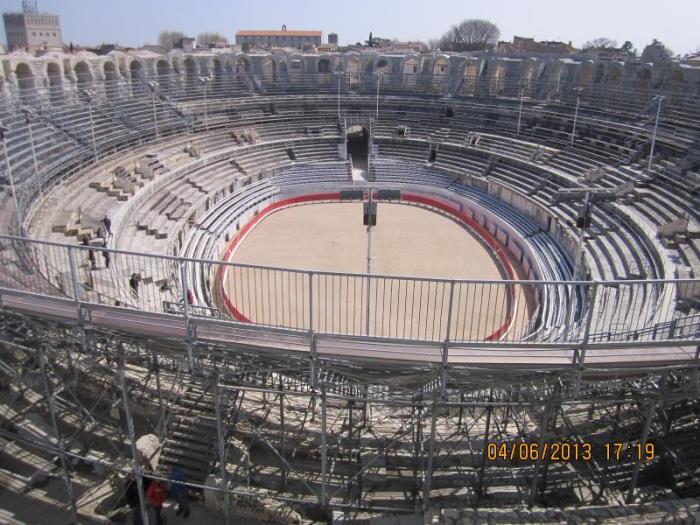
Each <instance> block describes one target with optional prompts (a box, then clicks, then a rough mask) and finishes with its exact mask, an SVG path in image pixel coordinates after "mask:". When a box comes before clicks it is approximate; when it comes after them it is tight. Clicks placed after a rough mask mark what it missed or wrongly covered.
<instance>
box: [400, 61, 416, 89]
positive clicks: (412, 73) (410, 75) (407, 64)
mask: <svg viewBox="0 0 700 525" xmlns="http://www.w3.org/2000/svg"><path fill="white" fill-rule="evenodd" d="M419 67H420V64H419V63H418V60H416V59H415V58H413V57H410V58H408V59H406V60H405V61H404V63H403V84H404V86H408V87H413V86H415V85H416V84H417V83H418V75H419V73H420V72H419V70H418V68H419Z"/></svg>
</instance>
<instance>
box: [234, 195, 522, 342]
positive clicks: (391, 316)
mask: <svg viewBox="0 0 700 525" xmlns="http://www.w3.org/2000/svg"><path fill="white" fill-rule="evenodd" d="M377 215H378V221H377V222H378V225H377V226H376V227H375V228H373V229H372V269H371V272H372V274H373V275H393V276H412V277H421V278H450V279H483V280H496V281H497V280H500V279H502V278H503V276H502V275H501V269H500V266H499V264H498V263H497V262H496V260H495V259H494V258H493V256H492V254H491V253H490V251H489V250H487V248H486V247H485V246H484V245H483V244H482V243H481V242H480V241H479V240H478V239H476V238H475V237H474V236H473V235H472V234H471V233H470V232H469V231H468V230H467V229H465V228H464V227H463V226H462V225H460V224H458V223H456V222H455V221H453V220H451V219H449V218H447V217H445V216H443V215H440V214H438V213H435V212H432V211H430V210H427V209H423V208H419V207H416V206H409V205H404V204H393V203H380V204H379V208H378V213H377ZM366 250H367V233H366V228H365V227H364V226H363V225H362V204H361V203H357V202H354V203H316V204H311V205H303V206H294V207H290V208H285V209H283V210H281V211H278V212H275V213H273V214H271V215H269V216H268V217H265V218H264V219H263V220H261V222H260V223H258V224H257V225H256V226H255V228H254V229H253V230H252V231H251V232H250V233H249V234H248V235H247V237H246V238H245V239H244V240H243V241H242V242H241V243H240V245H239V246H238V248H237V249H236V251H235V252H234V254H233V256H232V258H231V262H234V263H244V264H254V265H262V266H276V267H283V268H295V269H299V270H312V269H313V270H320V271H325V272H350V273H365V270H366V264H367V259H366ZM308 279H309V277H308V273H306V272H303V271H300V272H299V273H291V274H290V273H288V272H277V271H268V270H258V269H249V268H242V269H241V268H238V267H230V268H229V271H228V272H227V278H226V280H225V290H226V294H227V295H228V297H229V299H230V301H231V303H233V304H234V305H235V306H236V308H237V309H238V310H239V311H240V312H241V313H242V314H243V315H245V316H246V317H247V318H249V319H250V320H252V321H255V322H258V323H261V324H270V325H276V326H287V327H294V328H305V327H308V325H309V315H312V316H313V325H314V329H316V330H318V331H321V332H335V333H338V332H339V333H351V334H358V335H359V334H362V333H365V331H366V330H367V326H366V323H365V322H364V321H363V319H364V317H365V316H364V311H365V309H366V308H367V303H368V301H367V279H365V278H359V277H358V278H352V277H346V276H337V275H321V276H320V277H314V280H313V283H312V287H313V299H312V301H313V308H309V293H308ZM369 286H370V293H369V308H370V319H371V320H370V327H369V329H370V333H371V334H373V335H381V336H388V337H400V338H404V337H405V338H430V339H432V338H435V339H442V338H444V334H445V331H446V327H447V311H448V308H447V305H448V302H449V285H447V284H444V283H441V282H426V281H423V282H416V281H413V280H410V279H400V278H392V279H385V278H373V279H372V280H371V282H370V284H369ZM510 296H511V290H510V289H509V288H508V286H507V285H504V284H493V285H489V286H486V285H474V284H469V285H467V284H463V285H458V286H456V287H455V291H454V298H453V302H454V303H453V304H454V306H455V309H454V314H453V317H455V318H454V319H453V320H452V323H451V334H452V338H453V339H463V340H466V339H469V340H474V339H485V338H486V337H488V336H489V335H490V334H491V333H492V332H494V331H495V330H497V329H498V327H500V326H501V325H502V324H503V323H504V322H505V321H506V319H507V316H508V312H509V309H511V307H512V304H511V302H510V301H509V297H510ZM511 310H512V309H511Z"/></svg>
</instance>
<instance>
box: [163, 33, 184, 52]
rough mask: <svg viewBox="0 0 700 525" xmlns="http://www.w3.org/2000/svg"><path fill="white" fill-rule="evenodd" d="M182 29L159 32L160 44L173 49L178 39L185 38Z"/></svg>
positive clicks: (167, 48)
mask: <svg viewBox="0 0 700 525" xmlns="http://www.w3.org/2000/svg"><path fill="white" fill-rule="evenodd" d="M185 36H186V35H185V33H183V32H181V31H161V32H160V33H159V34H158V45H159V46H161V47H162V48H164V49H166V50H170V49H173V48H174V47H175V44H176V43H177V42H178V40H180V39H182V38H185Z"/></svg>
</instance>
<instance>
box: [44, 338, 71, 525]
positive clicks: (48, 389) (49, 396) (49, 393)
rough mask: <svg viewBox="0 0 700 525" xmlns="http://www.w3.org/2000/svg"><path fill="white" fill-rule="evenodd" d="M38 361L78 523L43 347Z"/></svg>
mask: <svg viewBox="0 0 700 525" xmlns="http://www.w3.org/2000/svg"><path fill="white" fill-rule="evenodd" d="M37 359H38V360H39V368H40V369H41V379H42V382H43V383H44V394H45V396H46V404H47V405H48V408H49V416H50V418H51V427H52V429H53V433H54V438H55V439H56V448H58V455H59V458H60V460H61V470H62V471H63V481H64V482H65V484H66V496H67V499H68V503H69V505H70V508H71V513H72V514H73V520H74V521H75V523H78V507H77V506H76V503H75V492H74V491H73V482H72V481H71V478H70V470H69V469H68V460H67V459H66V449H65V444H64V443H63V437H62V436H61V432H60V430H59V428H58V420H57V419H56V404H55V402H54V398H53V391H52V389H51V383H50V382H49V378H48V375H47V373H46V354H45V353H44V349H43V347H42V345H39V346H38V347H37Z"/></svg>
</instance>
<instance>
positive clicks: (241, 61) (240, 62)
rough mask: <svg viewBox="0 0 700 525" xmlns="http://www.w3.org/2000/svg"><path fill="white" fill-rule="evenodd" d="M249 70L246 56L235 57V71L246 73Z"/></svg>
mask: <svg viewBox="0 0 700 525" xmlns="http://www.w3.org/2000/svg"><path fill="white" fill-rule="evenodd" d="M248 71H250V62H249V61H248V59H247V58H246V57H243V56H241V57H238V58H237V59H236V73H248Z"/></svg>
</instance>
